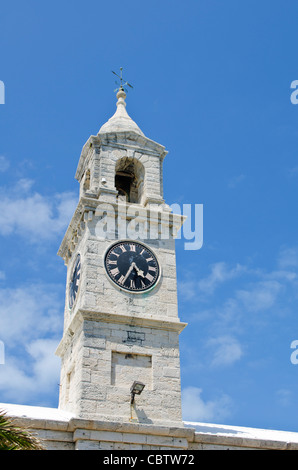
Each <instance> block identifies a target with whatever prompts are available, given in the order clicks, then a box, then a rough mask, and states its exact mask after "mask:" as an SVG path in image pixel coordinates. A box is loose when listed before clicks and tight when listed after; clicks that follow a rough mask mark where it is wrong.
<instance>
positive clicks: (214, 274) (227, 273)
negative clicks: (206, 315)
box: [198, 262, 246, 295]
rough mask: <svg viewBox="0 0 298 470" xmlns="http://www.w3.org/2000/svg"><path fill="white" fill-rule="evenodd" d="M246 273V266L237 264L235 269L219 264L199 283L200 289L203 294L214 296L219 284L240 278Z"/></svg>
mask: <svg viewBox="0 0 298 470" xmlns="http://www.w3.org/2000/svg"><path fill="white" fill-rule="evenodd" d="M245 271H246V267H245V266H241V265H240V264H237V265H236V266H235V267H233V268H229V267H228V265H227V264H226V263H223V262H219V263H215V264H213V265H211V273H210V274H209V276H207V277H206V278H204V279H201V280H200V281H199V282H198V287H199V289H200V291H201V292H203V293H205V294H208V295H210V294H212V293H213V292H214V290H215V289H216V287H217V286H218V285H219V284H222V283H224V282H226V281H229V280H230V279H234V278H235V277H238V276H240V275H241V274H242V273H243V272H245Z"/></svg>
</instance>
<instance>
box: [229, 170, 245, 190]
mask: <svg viewBox="0 0 298 470" xmlns="http://www.w3.org/2000/svg"><path fill="white" fill-rule="evenodd" d="M245 178H246V176H245V175H243V174H241V175H237V176H234V177H233V178H231V179H230V180H229V182H228V187H229V188H231V189H233V188H236V186H238V184H240V183H241V181H243V180H244V179H245Z"/></svg>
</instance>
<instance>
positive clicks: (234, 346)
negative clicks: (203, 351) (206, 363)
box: [207, 336, 243, 367]
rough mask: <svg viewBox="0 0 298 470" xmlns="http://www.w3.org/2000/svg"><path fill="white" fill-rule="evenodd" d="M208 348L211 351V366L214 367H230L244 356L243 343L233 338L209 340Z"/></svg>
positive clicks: (223, 337) (220, 337)
mask: <svg viewBox="0 0 298 470" xmlns="http://www.w3.org/2000/svg"><path fill="white" fill-rule="evenodd" d="M207 347H208V349H209V350H210V364H211V365H212V366H216V367H217V366H220V367H222V366H230V365H232V364H234V363H235V362H237V361H239V359H241V357H242V356H243V350H242V346H241V343H240V342H239V341H238V340H237V339H236V338H234V337H232V336H219V337H216V338H214V337H213V338H209V339H208V340H207Z"/></svg>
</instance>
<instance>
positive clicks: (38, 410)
mask: <svg viewBox="0 0 298 470" xmlns="http://www.w3.org/2000/svg"><path fill="white" fill-rule="evenodd" d="M0 410H3V411H5V412H7V414H8V415H9V416H12V417H18V418H31V419H46V420H54V421H66V422H67V421H69V420H70V419H71V418H74V417H75V415H74V414H72V413H69V412H67V411H62V410H59V409H58V408H47V407H42V406H28V405H14V404H10V403H9V404H8V403H0ZM184 425H185V427H190V428H194V429H195V431H196V432H197V433H200V434H206V435H210V436H226V437H238V438H242V439H260V440H267V441H279V442H292V443H298V432H289V431H277V430H271V429H259V428H248V427H242V426H229V425H224V424H211V423H195V422H191V421H184Z"/></svg>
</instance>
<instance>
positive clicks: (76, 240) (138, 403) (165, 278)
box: [57, 87, 185, 427]
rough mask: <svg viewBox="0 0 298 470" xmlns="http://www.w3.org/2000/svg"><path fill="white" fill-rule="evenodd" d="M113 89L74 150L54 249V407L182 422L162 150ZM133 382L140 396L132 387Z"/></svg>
mask: <svg viewBox="0 0 298 470" xmlns="http://www.w3.org/2000/svg"><path fill="white" fill-rule="evenodd" d="M125 98H126V94H125V92H124V90H123V88H122V87H120V89H119V91H118V93H117V99H118V101H117V109H116V112H115V114H114V115H113V116H112V117H111V118H110V119H109V121H108V122H107V123H105V124H104V125H103V126H102V127H101V129H100V130H99V132H98V134H97V135H96V136H91V137H90V138H89V139H88V141H87V142H86V144H85V145H84V147H83V150H82V154H81V157H80V160H79V164H78V168H77V172H76V179H77V180H78V181H79V183H80V198H79V202H78V206H77V208H76V210H75V213H74V215H73V218H72V220H71V222H70V224H69V227H68V229H67V232H66V234H65V237H64V239H63V241H62V244H61V247H60V249H59V255H60V256H61V257H62V258H63V259H64V261H65V264H66V266H67V285H66V302H65V319H64V333H63V338H62V340H61V342H60V344H59V346H58V349H57V355H58V356H60V358H61V380H60V398H59V408H60V409H61V410H65V411H70V412H72V413H73V414H74V415H75V416H77V417H78V418H85V419H93V420H101V421H113V422H121V423H123V422H139V423H147V424H149V423H153V424H156V425H163V426H167V425H169V426H180V427H181V426H182V416H181V385H180V360H179V334H180V333H181V331H182V330H183V328H184V327H185V323H182V322H180V320H179V317H178V310H177V286H176V261H175V235H176V234H177V231H178V230H179V229H180V227H181V225H182V223H183V218H182V217H181V216H180V215H176V214H173V213H172V212H171V210H170V208H169V206H168V205H167V204H166V203H165V201H164V199H163V160H164V157H165V156H166V154H167V152H166V151H165V148H164V147H163V146H162V145H160V144H158V143H156V142H154V141H152V140H150V139H148V138H147V137H145V136H144V134H143V132H142V131H141V130H140V129H139V127H138V126H137V124H136V123H135V122H134V121H133V120H132V119H131V118H130V117H129V116H128V114H127V112H126V102H125ZM135 382H137V383H140V384H143V385H142V386H144V389H143V391H142V393H141V395H140V396H136V397H135V399H134V394H131V387H132V385H133V383H135Z"/></svg>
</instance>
